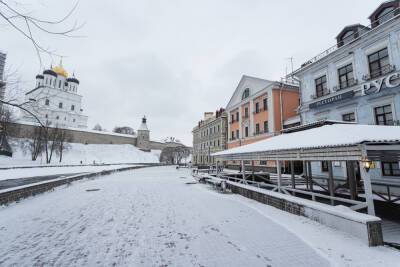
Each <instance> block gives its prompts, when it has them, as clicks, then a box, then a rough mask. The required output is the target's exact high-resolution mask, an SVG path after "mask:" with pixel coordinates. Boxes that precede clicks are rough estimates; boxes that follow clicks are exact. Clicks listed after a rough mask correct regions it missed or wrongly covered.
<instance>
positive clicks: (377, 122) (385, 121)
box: [373, 104, 395, 126]
mask: <svg viewBox="0 0 400 267" xmlns="http://www.w3.org/2000/svg"><path fill="white" fill-rule="evenodd" d="M385 107H390V112H385ZM379 108H383V113H382V114H377V109H379ZM393 110H394V109H393V105H392V104H382V105H379V106H374V107H373V113H374V119H375V125H388V126H393V125H395V117H394V112H393ZM387 114H391V117H392V119H391V121H392V124H388V123H387V121H390V120H388V119H387V118H386V116H387ZM381 116H383V122H384V124H380V123H379V119H378V117H381Z"/></svg>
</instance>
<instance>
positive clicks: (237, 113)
mask: <svg viewBox="0 0 400 267" xmlns="http://www.w3.org/2000/svg"><path fill="white" fill-rule="evenodd" d="M236 121H239V112H236Z"/></svg>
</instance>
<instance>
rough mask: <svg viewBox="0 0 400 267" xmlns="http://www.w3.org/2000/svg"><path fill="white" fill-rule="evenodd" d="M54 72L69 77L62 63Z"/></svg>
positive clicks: (54, 68)
mask: <svg viewBox="0 0 400 267" xmlns="http://www.w3.org/2000/svg"><path fill="white" fill-rule="evenodd" d="M52 70H53V71H54V72H55V73H57V74H58V75H61V76H64V77H65V78H67V77H68V72H67V71H66V70H65V69H64V67H63V66H62V61H60V65H58V66H55V67H53V68H52Z"/></svg>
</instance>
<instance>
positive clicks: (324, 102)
mask: <svg viewBox="0 0 400 267" xmlns="http://www.w3.org/2000/svg"><path fill="white" fill-rule="evenodd" d="M353 96H354V91H349V92H346V93H343V94H340V95H335V96H332V97H329V98H325V99H322V100H320V101H317V102H314V103H311V104H310V105H309V107H310V108H319V107H322V106H325V105H329V104H332V103H336V102H339V101H342V100H344V99H349V98H352V97H353Z"/></svg>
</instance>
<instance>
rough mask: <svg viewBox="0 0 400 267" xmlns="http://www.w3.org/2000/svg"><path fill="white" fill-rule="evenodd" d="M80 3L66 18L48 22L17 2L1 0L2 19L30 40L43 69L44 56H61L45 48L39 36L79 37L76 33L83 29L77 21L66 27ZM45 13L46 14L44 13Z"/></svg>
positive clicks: (0, 12)
mask: <svg viewBox="0 0 400 267" xmlns="http://www.w3.org/2000/svg"><path fill="white" fill-rule="evenodd" d="M78 3H79V2H76V3H75V4H74V5H73V7H72V8H71V9H70V10H69V11H68V12H67V14H66V15H65V16H63V17H62V18H60V19H58V20H47V19H45V18H40V17H36V16H33V15H32V10H24V9H23V5H22V4H21V3H20V2H19V1H16V0H0V19H3V21H5V22H6V24H8V25H9V26H10V27H11V28H13V29H14V30H15V31H17V32H18V33H20V34H21V35H22V36H23V37H24V38H26V39H27V40H29V41H30V42H31V43H32V45H33V47H34V49H35V51H36V54H37V56H38V59H39V62H40V66H41V67H42V57H41V55H42V54H47V55H50V56H53V55H55V56H61V55H59V54H56V52H55V51H54V50H51V49H49V48H46V47H44V45H43V44H41V43H40V42H39V41H38V40H37V35H39V34H43V33H44V34H46V35H48V36H57V37H59V36H62V37H78V36H76V35H74V33H75V32H76V31H77V30H79V29H80V28H82V27H83V24H78V23H77V22H76V21H75V22H74V23H73V24H72V26H67V27H66V26H65V24H66V23H68V20H69V19H70V18H71V17H72V14H73V13H74V11H75V10H76V8H77V6H78ZM42 13H44V12H42Z"/></svg>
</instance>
